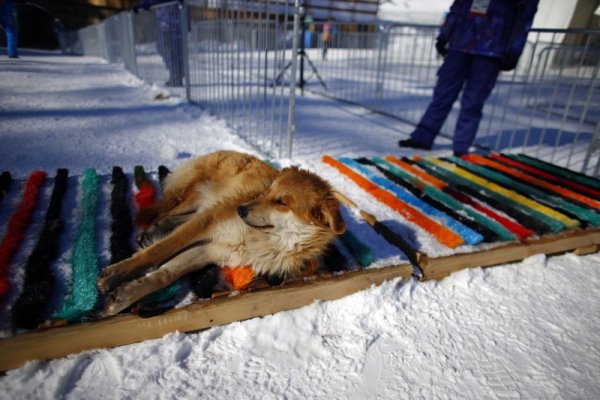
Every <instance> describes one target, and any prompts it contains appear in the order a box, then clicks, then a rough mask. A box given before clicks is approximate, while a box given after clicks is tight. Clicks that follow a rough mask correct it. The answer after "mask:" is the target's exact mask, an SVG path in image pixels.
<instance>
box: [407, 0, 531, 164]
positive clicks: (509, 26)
mask: <svg viewBox="0 0 600 400" xmlns="http://www.w3.org/2000/svg"><path fill="white" fill-rule="evenodd" d="M538 2H539V0H455V1H454V3H453V4H452V6H451V7H450V11H449V12H448V14H447V16H446V20H445V22H444V24H443V25H442V26H441V28H440V32H439V35H438V37H437V40H436V44H435V46H436V50H437V51H438V53H440V54H441V55H442V56H443V57H444V62H443V64H442V66H441V67H440V69H439V71H438V81H437V84H436V86H435V89H434V91H433V99H432V101H431V103H430V104H429V106H428V108H427V110H426V111H425V114H424V115H423V117H422V118H421V121H420V122H419V124H418V125H417V127H416V129H415V130H414V131H413V132H412V134H411V136H410V138H409V139H405V140H400V141H399V142H398V144H399V146H400V147H412V148H417V149H424V150H429V149H431V146H432V145H433V141H434V140H435V137H436V136H437V135H438V134H439V132H440V129H441V128H442V125H443V124H444V121H445V120H446V117H447V116H448V114H449V113H450V110H451V109H452V104H453V103H454V101H455V100H456V99H457V97H458V95H459V93H460V91H461V89H462V91H463V92H462V97H461V108H460V112H459V115H458V121H457V122H456V128H455V132H454V136H453V144H452V147H453V150H454V154H455V155H459V156H460V155H462V154H466V153H468V152H469V147H470V146H471V144H472V143H473V141H474V140H475V135H476V133H477V129H478V127H479V122H480V121H481V117H482V109H483V105H484V103H485V101H486V99H487V98H488V96H489V95H490V93H491V91H492V89H493V88H494V85H495V84H496V79H497V78H498V74H499V73H500V71H511V70H513V69H514V68H515V67H516V66H517V63H518V61H519V57H520V56H521V53H522V51H523V48H524V47H525V42H526V40H527V34H528V33H529V30H530V29H531V24H532V23H533V17H534V16H535V13H536V11H537V6H538Z"/></svg>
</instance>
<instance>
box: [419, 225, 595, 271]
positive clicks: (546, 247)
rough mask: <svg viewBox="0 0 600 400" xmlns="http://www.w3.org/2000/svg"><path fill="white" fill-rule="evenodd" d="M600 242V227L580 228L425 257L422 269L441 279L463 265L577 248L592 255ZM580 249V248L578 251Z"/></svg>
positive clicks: (562, 251)
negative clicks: (435, 256) (464, 251)
mask: <svg viewBox="0 0 600 400" xmlns="http://www.w3.org/2000/svg"><path fill="white" fill-rule="evenodd" d="M599 244H600V228H593V229H581V230H576V231H571V232H566V233H560V234H554V235H546V236H544V237H542V238H538V239H530V240H525V241H523V242H512V243H509V244H506V245H502V246H499V247H495V248H492V249H486V250H483V251H479V252H475V253H464V254H454V255H451V256H447V257H439V258H426V259H425V260H423V262H422V265H421V269H422V270H423V279H424V280H428V279H442V278H444V277H445V276H447V275H449V274H451V273H452V272H455V271H459V270H461V269H464V268H477V267H491V266H494V265H499V264H506V263H511V262H516V261H520V260H523V259H525V258H527V257H529V256H532V255H535V254H546V255H552V254H559V253H565V252H568V251H576V252H579V254H589V253H590V252H592V250H593V249H596V250H597V248H598V245H599ZM578 250H579V251H578Z"/></svg>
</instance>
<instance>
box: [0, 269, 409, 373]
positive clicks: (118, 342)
mask: <svg viewBox="0 0 600 400" xmlns="http://www.w3.org/2000/svg"><path fill="white" fill-rule="evenodd" d="M410 276H412V266H411V265H409V264H404V265H398V266H390V267H384V268H373V269H367V270H359V271H353V272H347V273H345V274H342V275H338V276H328V277H317V278H316V279H314V280H309V281H302V282H293V283H290V284H289V285H285V286H282V287H278V288H268V289H265V290H261V291H257V292H248V293H243V294H240V295H238V296H235V297H221V298H217V299H214V300H211V301H206V302H199V303H195V304H192V305H189V306H187V307H183V308H179V309H174V310H171V311H169V312H166V313H164V314H162V315H158V316H155V317H151V318H141V317H139V316H136V315H132V314H128V315H117V316H115V317H111V318H107V319H103V320H99V321H93V322H86V323H81V324H72V325H66V326H62V327H53V328H48V329H43V330H38V331H35V332H29V333H24V334H21V335H17V336H14V337H10V338H6V339H2V340H0V371H6V370H8V369H12V368H17V367H19V366H21V365H23V364H24V363H25V362H27V361H31V360H47V359H54V358H59V357H64V356H67V355H69V354H73V353H78V352H81V351H83V350H91V349H96V348H107V347H117V346H122V345H126V344H131V343H137V342H141V341H143V340H148V339H155V338H159V337H162V336H164V335H165V334H167V333H169V332H173V331H180V332H192V331H198V330H201V329H205V328H209V327H212V326H216V325H222V324H227V323H230V322H235V321H241V320H245V319H249V318H254V317H260V316H264V315H269V314H273V313H276V312H279V311H287V310H291V309H295V308H299V307H302V306H305V305H308V304H311V303H313V302H314V301H315V300H335V299H339V298H342V297H344V296H347V295H349V294H351V293H354V292H357V291H359V290H363V289H367V288H369V287H370V286H372V285H380V284H382V283H383V282H385V281H387V280H390V279H393V278H396V277H402V278H405V279H406V278H409V277H410Z"/></svg>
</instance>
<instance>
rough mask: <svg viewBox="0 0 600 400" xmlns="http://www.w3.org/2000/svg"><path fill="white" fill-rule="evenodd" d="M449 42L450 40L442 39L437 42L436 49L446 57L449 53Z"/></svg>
mask: <svg viewBox="0 0 600 400" xmlns="http://www.w3.org/2000/svg"><path fill="white" fill-rule="evenodd" d="M447 44H448V42H447V41H445V40H442V39H438V40H436V42H435V49H436V50H437V52H438V53H439V54H440V56H442V57H446V54H448V49H447V48H446V45H447Z"/></svg>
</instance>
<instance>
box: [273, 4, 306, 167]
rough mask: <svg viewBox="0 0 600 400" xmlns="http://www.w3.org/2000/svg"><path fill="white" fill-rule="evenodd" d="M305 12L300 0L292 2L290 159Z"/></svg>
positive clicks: (289, 117)
mask: <svg viewBox="0 0 600 400" xmlns="http://www.w3.org/2000/svg"><path fill="white" fill-rule="evenodd" d="M304 12H305V10H304V7H303V6H301V5H300V0H294V33H293V37H292V59H291V63H292V68H291V76H290V101H289V105H288V124H287V125H288V126H287V143H288V158H292V139H293V136H294V132H295V131H296V124H295V113H296V78H297V77H296V69H297V67H298V35H299V34H300V16H301V15H302V14H303V13H304ZM279 157H281V146H279Z"/></svg>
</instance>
